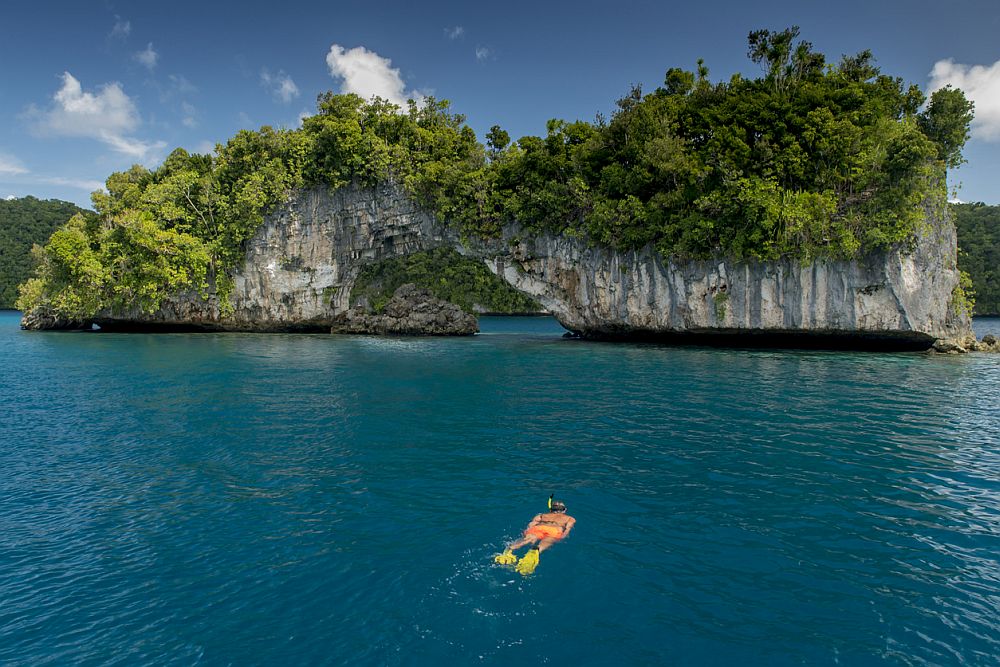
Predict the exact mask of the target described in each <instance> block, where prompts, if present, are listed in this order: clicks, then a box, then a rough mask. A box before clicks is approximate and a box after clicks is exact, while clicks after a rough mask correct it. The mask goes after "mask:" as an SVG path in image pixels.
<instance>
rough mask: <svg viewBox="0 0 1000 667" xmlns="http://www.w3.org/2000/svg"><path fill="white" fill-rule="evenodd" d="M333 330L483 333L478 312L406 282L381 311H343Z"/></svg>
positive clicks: (400, 333) (348, 331) (455, 333)
mask: <svg viewBox="0 0 1000 667" xmlns="http://www.w3.org/2000/svg"><path fill="white" fill-rule="evenodd" d="M330 331H331V333H349V334H378V335H389V336H471V335H472V334H475V333H478V332H479V321H478V320H477V319H476V316H475V315H472V314H470V313H467V312H465V311H464V310H462V309H461V308H460V307H458V306H456V305H455V304H453V303H449V302H448V301H443V300H441V299H438V298H435V297H434V295H433V294H431V292H430V290H427V289H423V288H421V287H417V286H416V285H413V284H406V285H403V286H401V287H399V289H397V290H396V291H395V292H394V293H393V295H392V298H391V299H390V300H389V303H387V304H386V306H385V308H384V309H383V310H382V312H381V313H370V312H368V310H367V309H365V308H364V307H361V306H358V307H355V308H352V309H350V310H348V311H347V312H345V313H342V314H341V315H340V316H339V317H338V318H337V320H336V322H334V324H333V326H332V327H331V330H330Z"/></svg>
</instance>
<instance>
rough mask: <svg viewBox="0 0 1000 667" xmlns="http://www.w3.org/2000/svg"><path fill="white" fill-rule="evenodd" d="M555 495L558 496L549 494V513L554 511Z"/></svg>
mask: <svg viewBox="0 0 1000 667" xmlns="http://www.w3.org/2000/svg"><path fill="white" fill-rule="evenodd" d="M554 495H556V494H554V493H550V494H549V511H552V496H554Z"/></svg>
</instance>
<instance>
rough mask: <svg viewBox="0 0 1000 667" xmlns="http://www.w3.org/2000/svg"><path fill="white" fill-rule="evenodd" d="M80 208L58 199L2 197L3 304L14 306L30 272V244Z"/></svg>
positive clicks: (0, 262)
mask: <svg viewBox="0 0 1000 667" xmlns="http://www.w3.org/2000/svg"><path fill="white" fill-rule="evenodd" d="M81 210H82V209H80V208H79V207H78V206H76V205H75V204H71V203H70V202H67V201H60V200H58V199H47V200H43V199H36V198H34V197H23V198H21V199H8V200H0V308H13V307H14V300H15V299H16V298H17V286H18V285H20V284H21V283H23V282H24V281H25V280H27V278H28V277H29V276H30V275H31V268H32V261H31V247H32V246H33V245H34V244H36V243H45V241H46V240H47V239H48V238H49V235H50V234H52V232H53V231H55V230H56V229H57V228H58V227H60V226H61V225H64V224H66V221H67V220H69V219H70V218H71V217H73V215H74V214H76V213H80V212H81Z"/></svg>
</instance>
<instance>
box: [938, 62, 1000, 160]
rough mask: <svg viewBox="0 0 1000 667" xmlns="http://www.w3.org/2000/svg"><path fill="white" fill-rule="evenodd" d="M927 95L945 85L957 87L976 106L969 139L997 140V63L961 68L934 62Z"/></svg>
mask: <svg viewBox="0 0 1000 667" xmlns="http://www.w3.org/2000/svg"><path fill="white" fill-rule="evenodd" d="M930 77H931V80H930V84H929V85H928V93H933V92H934V91H935V90H937V89H939V88H944V87H945V86H947V85H951V86H954V87H955V88H961V89H962V91H963V92H964V93H965V96H966V97H967V98H968V99H970V100H972V101H973V102H975V103H976V108H975V112H976V117H975V118H974V119H973V121H972V136H974V137H976V138H978V139H985V140H986V141H1000V60H998V61H996V62H995V63H993V64H992V65H963V64H961V63H956V62H955V61H954V60H952V59H951V58H949V59H947V60H939V61H937V62H936V63H934V69H932V70H931V73H930Z"/></svg>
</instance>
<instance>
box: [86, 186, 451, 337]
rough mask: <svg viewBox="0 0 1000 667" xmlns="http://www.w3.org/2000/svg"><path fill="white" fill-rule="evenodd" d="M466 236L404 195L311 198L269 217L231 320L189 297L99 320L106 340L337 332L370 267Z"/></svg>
mask: <svg viewBox="0 0 1000 667" xmlns="http://www.w3.org/2000/svg"><path fill="white" fill-rule="evenodd" d="M457 243H458V240H457V235H455V234H454V232H452V231H450V230H448V229H447V228H446V227H445V226H444V225H441V224H440V223H438V222H437V221H436V220H435V219H434V216H433V215H431V214H429V213H427V212H426V211H423V210H422V209H420V208H419V207H418V206H417V205H416V204H415V203H414V202H413V201H412V200H411V199H409V198H408V197H406V196H405V195H404V194H403V193H402V192H401V191H400V190H399V189H398V188H395V187H393V186H391V185H389V184H384V185H382V186H380V187H377V188H359V187H356V186H348V187H345V188H341V189H339V190H334V191H330V190H327V189H325V188H317V189H312V190H305V191H300V192H297V193H295V196H294V197H292V198H291V199H290V200H289V201H287V202H286V203H285V204H284V205H282V206H280V207H279V208H278V210H276V211H275V212H274V213H272V214H271V215H269V216H267V218H266V220H265V222H264V224H263V225H262V226H261V228H260V229H259V230H258V231H257V234H256V235H255V236H254V237H253V238H252V239H251V240H250V241H249V243H248V245H247V250H246V261H245V263H244V264H243V266H242V267H241V268H240V269H239V270H237V271H236V273H235V274H234V275H233V279H234V287H233V290H232V293H231V294H230V297H229V301H230V304H231V307H232V310H231V312H230V313H226V314H224V313H223V312H222V309H221V307H220V302H219V299H217V298H215V297H214V296H210V297H209V298H208V299H202V298H201V297H200V296H199V295H198V294H194V293H190V294H182V295H179V296H178V298H176V299H172V300H170V301H168V302H166V303H164V304H163V307H162V308H161V309H160V310H159V311H157V312H155V313H153V314H151V315H150V314H145V313H141V312H138V311H132V312H124V313H108V312H105V313H99V314H98V316H97V317H95V318H94V320H95V322H96V323H97V324H98V325H99V326H100V327H101V328H102V329H104V330H113V331H118V330H139V329H141V330H171V331H177V330H207V331H311V332H326V331H329V330H330V327H331V326H332V325H333V323H334V321H335V320H336V319H337V317H338V316H339V315H340V314H341V313H343V312H345V311H347V310H348V309H349V308H350V303H349V299H350V294H351V287H353V285H354V282H355V280H356V279H357V277H358V274H359V272H360V271H361V268H362V267H363V266H364V265H365V264H367V263H370V262H377V261H379V260H383V259H389V258H392V257H400V256H403V255H408V254H410V253H413V252H417V251H419V250H425V249H428V248H432V247H438V246H441V245H456V244H457Z"/></svg>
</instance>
